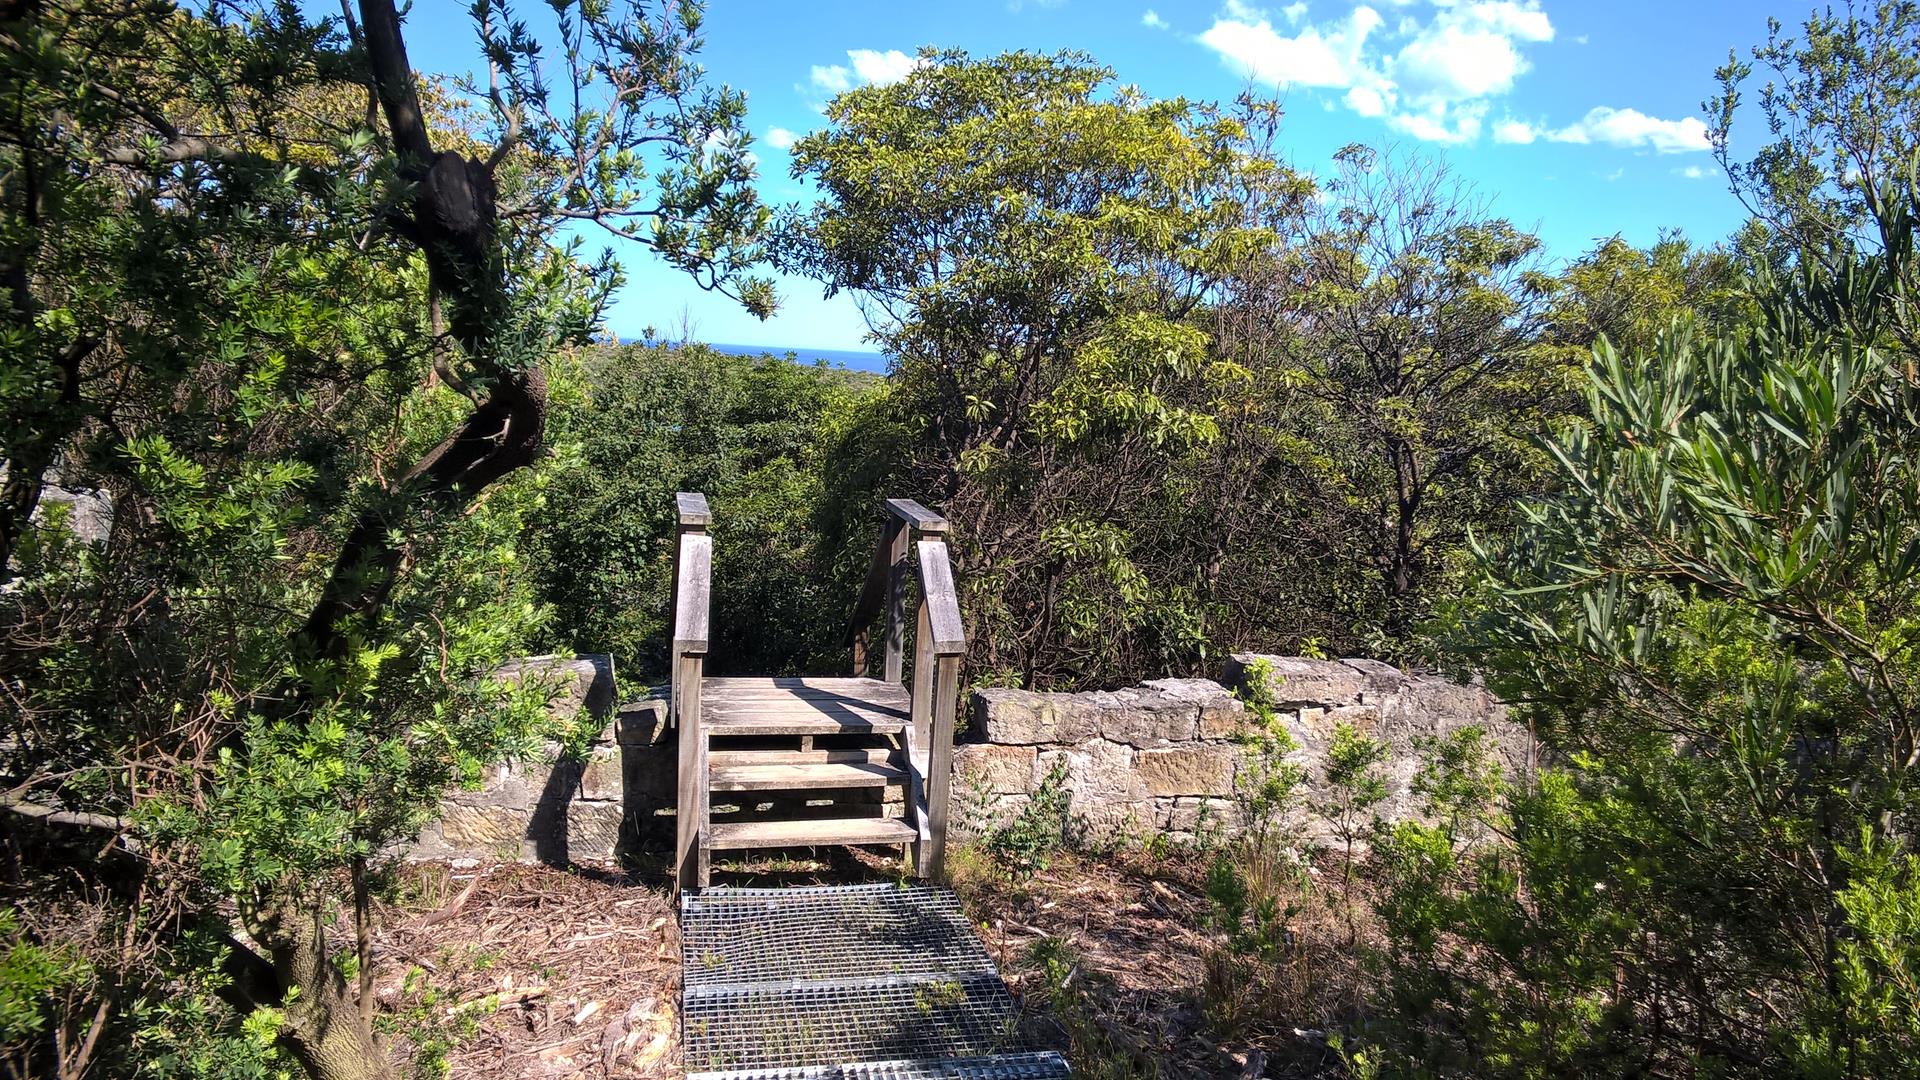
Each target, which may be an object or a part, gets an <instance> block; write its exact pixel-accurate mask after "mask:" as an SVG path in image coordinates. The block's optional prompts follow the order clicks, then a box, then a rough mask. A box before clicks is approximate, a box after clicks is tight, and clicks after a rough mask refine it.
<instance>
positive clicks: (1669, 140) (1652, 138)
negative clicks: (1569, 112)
mask: <svg viewBox="0 0 1920 1080" xmlns="http://www.w3.org/2000/svg"><path fill="white" fill-rule="evenodd" d="M1547 138H1549V139H1552V140H1553V141H1554V142H1564V143H1605V144H1606V145H1608V146H1622V147H1629V148H1634V149H1641V148H1644V149H1649V150H1655V151H1658V152H1659V153H1662V154H1683V153H1686V152H1688V151H1691V150H1706V149H1709V148H1710V144H1709V143H1708V142H1707V125H1706V124H1705V123H1704V122H1702V121H1701V120H1700V119H1699V118H1698V117H1694V116H1689V117H1685V118H1683V119H1680V120H1661V119H1659V118H1658V117H1653V116H1648V115H1647V114H1646V113H1643V112H1641V111H1640V110H1638V109H1615V108H1610V107H1608V106H1606V105H1600V106H1596V107H1594V108H1592V109H1590V110H1588V111H1587V115H1585V116H1583V117H1581V118H1580V119H1579V120H1577V121H1575V122H1574V123H1571V124H1568V125H1567V126H1566V127H1563V128H1561V129H1560V130H1558V131H1549V132H1547Z"/></svg>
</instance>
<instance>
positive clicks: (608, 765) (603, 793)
mask: <svg viewBox="0 0 1920 1080" xmlns="http://www.w3.org/2000/svg"><path fill="white" fill-rule="evenodd" d="M626 790H627V777H626V769H625V762H624V761H623V760H622V755H620V754H616V753H613V752H611V751H607V750H596V751H594V752H593V754H592V756H590V757H588V758H587V762H586V766H585V767H584V768H582V769H581V770H580V797H581V798H583V799H601V800H606V799H612V800H618V799H621V798H623V797H624V796H625V795H626Z"/></svg>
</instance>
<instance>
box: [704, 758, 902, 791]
mask: <svg viewBox="0 0 1920 1080" xmlns="http://www.w3.org/2000/svg"><path fill="white" fill-rule="evenodd" d="M709 777H710V782H709V784H708V786H709V787H710V788H711V789H712V790H714V791H802V790H809V791H810V790H815V789H828V788H858V787H886V786H887V785H888V784H904V783H906V782H907V773H906V770H904V769H896V768H894V767H892V766H890V765H875V764H871V763H858V764H856V763H848V762H839V763H813V764H806V765H727V766H720V767H716V768H712V769H710V770H709Z"/></svg>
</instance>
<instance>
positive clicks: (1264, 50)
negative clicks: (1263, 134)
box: [1199, 0, 1554, 143]
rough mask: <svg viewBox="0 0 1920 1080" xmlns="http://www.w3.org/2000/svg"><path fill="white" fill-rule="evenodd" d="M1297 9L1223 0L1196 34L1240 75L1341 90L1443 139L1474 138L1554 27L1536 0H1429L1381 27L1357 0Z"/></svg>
mask: <svg viewBox="0 0 1920 1080" xmlns="http://www.w3.org/2000/svg"><path fill="white" fill-rule="evenodd" d="M1389 2H1392V3H1394V4H1396V5H1400V4H1401V3H1402V2H1403V0H1389ZM1306 13H1307V9H1306V5H1305V4H1304V3H1300V2H1296V3H1294V4H1291V5H1289V6H1288V7H1286V8H1284V9H1282V15H1284V16H1285V18H1286V22H1287V24H1289V25H1288V28H1287V29H1286V30H1284V31H1283V30H1278V29H1275V27H1274V23H1273V20H1272V19H1271V18H1269V17H1268V15H1267V13H1266V12H1265V11H1262V10H1260V9H1259V8H1256V7H1254V6H1252V4H1251V3H1250V2H1249V0H1226V6H1225V12H1224V13H1223V14H1222V15H1221V16H1220V17H1218V18H1216V19H1215V20H1214V23H1213V26H1212V27H1210V28H1209V29H1208V30H1207V31H1206V32H1205V33H1203V34H1201V35H1200V38H1199V40H1200V42H1201V44H1203V45H1206V46H1207V47H1208V48H1211V49H1213V50H1214V51H1215V52H1217V53H1219V54H1220V58H1221V61H1222V62H1223V63H1225V64H1226V65H1227V67H1229V68H1230V69H1232V70H1234V71H1236V72H1238V73H1240V74H1241V75H1244V76H1246V77H1248V78H1251V79H1255V80H1257V81H1259V82H1262V83H1265V84H1267V85H1269V86H1273V87H1276V88H1286V87H1295V86H1300V87H1313V88H1318V89H1327V90H1344V91H1345V94H1344V95H1343V97H1342V100H1343V102H1344V103H1345V105H1346V107H1347V108H1348V109H1350V110H1352V111H1353V112H1355V113H1358V114H1359V115H1361V116H1367V117H1375V118H1379V119H1383V120H1385V121H1386V122H1387V124H1388V125H1389V126H1390V127H1392V128H1393V129H1395V130H1397V131H1402V132H1405V133H1406V134H1409V135H1412V136H1413V137H1415V138H1418V139H1427V140H1431V141H1436V142H1448V143H1460V142H1471V141H1472V140H1474V139H1476V138H1478V137H1479V135H1480V133H1481V130H1482V128H1483V124H1484V120H1485V117H1486V114H1487V111H1488V103H1489V101H1491V100H1492V99H1493V98H1496V97H1499V96H1501V95H1504V94H1507V93H1509V92H1510V91H1512V89H1513V87H1514V83H1515V81H1516V80H1517V79H1518V78H1519V77H1520V76H1521V75H1523V74H1525V73H1526V71H1527V70H1528V68H1529V67H1530V64H1529V63H1528V61H1527V59H1526V56H1525V55H1524V53H1523V49H1525V48H1526V47H1528V46H1532V45H1537V44H1539V43H1542V42H1547V41H1551V40H1553V33H1554V31H1553V23H1552V21H1551V20H1550V19H1549V18H1548V17H1547V14H1546V12H1544V11H1541V10H1540V7H1539V4H1538V2H1537V0H1464V2H1463V0H1435V3H1434V11H1433V14H1432V16H1431V18H1429V19H1428V20H1427V21H1425V22H1422V21H1421V20H1420V19H1418V18H1416V17H1414V16H1413V15H1404V16H1400V17H1399V18H1398V22H1397V25H1395V26H1393V27H1391V28H1388V25H1387V20H1386V19H1385V17H1383V16H1382V15H1381V14H1380V13H1379V11H1377V10H1375V9H1374V8H1373V7H1371V6H1368V5H1366V4H1361V5H1359V6H1357V7H1355V8H1354V9H1353V10H1352V11H1351V12H1350V13H1348V14H1347V15H1346V16H1344V17H1342V18H1338V19H1331V20H1326V21H1322V22H1318V23H1314V22H1309V21H1307V20H1306Z"/></svg>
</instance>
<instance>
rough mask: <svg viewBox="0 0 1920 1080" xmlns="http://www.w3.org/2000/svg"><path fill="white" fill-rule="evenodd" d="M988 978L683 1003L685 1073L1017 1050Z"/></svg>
mask: <svg viewBox="0 0 1920 1080" xmlns="http://www.w3.org/2000/svg"><path fill="white" fill-rule="evenodd" d="M1015 1016H1016V1014H1015V1010H1014V1004H1013V998H1012V997H1011V996H1010V995H1009V994H1008V993H1007V988H1006V987H1005V986H1004V985H1003V984H1002V983H1001V982H1000V979H999V976H996V975H971V976H967V977H965V978H951V977H940V976H934V977H923V978H919V979H915V980H913V981H910V982H895V981H891V980H887V981H882V980H870V981H867V982H865V983H793V984H789V985H787V986H784V987H779V988H761V989H752V990H722V989H714V990H712V991H709V992H707V993H704V994H701V995H699V996H697V997H694V996H689V997H688V998H687V999H686V1002H685V1013H684V1015H683V1016H682V1019H681V1022H682V1024H683V1025H684V1032H685V1037H686V1060H687V1067H688V1068H702V1069H740V1068H749V1067H752V1068H766V1067H773V1066H793V1065H829V1064H835V1063H842V1062H850V1061H891V1060H900V1059H912V1058H959V1057H980V1056H983V1055H987V1054H999V1053H1006V1052H1009V1051H1013V1050H1019V1049H1024V1047H1021V1046H1019V1045H1018V1042H1019V1038H1018V1036H1019V1032H1018V1030H1017V1022H1016V1018H1015Z"/></svg>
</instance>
